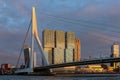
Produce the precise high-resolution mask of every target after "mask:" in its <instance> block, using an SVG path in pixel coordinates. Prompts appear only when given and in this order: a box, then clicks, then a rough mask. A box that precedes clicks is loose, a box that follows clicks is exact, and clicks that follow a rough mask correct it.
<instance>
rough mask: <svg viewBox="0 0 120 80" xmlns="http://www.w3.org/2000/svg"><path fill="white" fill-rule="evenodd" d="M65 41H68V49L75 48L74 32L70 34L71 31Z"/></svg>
mask: <svg viewBox="0 0 120 80" xmlns="http://www.w3.org/2000/svg"><path fill="white" fill-rule="evenodd" d="M65 39H66V48H68V49H69V48H70V49H73V48H75V34H74V32H70V31H69V32H66V36H65Z"/></svg>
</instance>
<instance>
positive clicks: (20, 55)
mask: <svg viewBox="0 0 120 80" xmlns="http://www.w3.org/2000/svg"><path fill="white" fill-rule="evenodd" d="M31 23H32V19H31V20H30V23H29V27H28V29H27V31H26V35H25V38H24V41H23V44H22V47H21V49H20V53H19V57H18V60H17V64H16V68H17V67H18V64H19V61H20V57H21V55H22V51H23V47H24V44H25V41H26V39H27V36H28V33H29V30H30V27H31Z"/></svg>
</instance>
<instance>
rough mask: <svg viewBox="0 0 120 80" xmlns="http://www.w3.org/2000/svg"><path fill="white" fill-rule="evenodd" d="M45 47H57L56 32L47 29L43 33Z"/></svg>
mask: <svg viewBox="0 0 120 80" xmlns="http://www.w3.org/2000/svg"><path fill="white" fill-rule="evenodd" d="M43 44H44V45H43V47H44V48H54V47H55V34H54V30H48V29H45V30H44V31H43Z"/></svg>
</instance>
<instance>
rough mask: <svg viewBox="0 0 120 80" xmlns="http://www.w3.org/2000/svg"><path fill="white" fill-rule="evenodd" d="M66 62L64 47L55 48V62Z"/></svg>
mask: <svg viewBox="0 0 120 80" xmlns="http://www.w3.org/2000/svg"><path fill="white" fill-rule="evenodd" d="M60 63H64V49H63V48H53V64H60Z"/></svg>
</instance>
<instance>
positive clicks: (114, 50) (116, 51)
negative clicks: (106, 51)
mask: <svg viewBox="0 0 120 80" xmlns="http://www.w3.org/2000/svg"><path fill="white" fill-rule="evenodd" d="M111 53H112V54H111V57H113V58H117V57H119V45H118V44H117V43H114V44H113V45H112V46H111ZM111 66H112V67H114V68H117V67H118V66H119V62H114V63H111Z"/></svg>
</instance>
